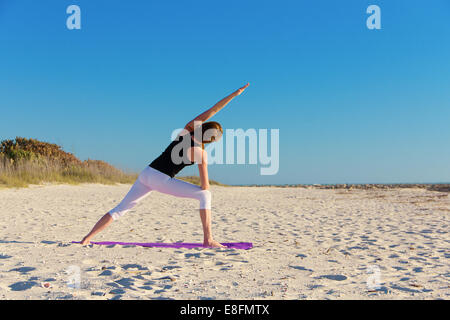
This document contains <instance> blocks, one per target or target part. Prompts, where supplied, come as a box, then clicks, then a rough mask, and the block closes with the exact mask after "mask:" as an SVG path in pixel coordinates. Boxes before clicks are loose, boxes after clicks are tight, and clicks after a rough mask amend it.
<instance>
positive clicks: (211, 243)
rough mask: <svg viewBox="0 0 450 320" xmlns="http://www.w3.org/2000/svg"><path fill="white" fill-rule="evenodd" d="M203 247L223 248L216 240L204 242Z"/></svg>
mask: <svg viewBox="0 0 450 320" xmlns="http://www.w3.org/2000/svg"><path fill="white" fill-rule="evenodd" d="M203 246H204V247H207V248H225V246H223V245H221V244H220V243H219V242H217V241H216V240H210V241H204V242H203Z"/></svg>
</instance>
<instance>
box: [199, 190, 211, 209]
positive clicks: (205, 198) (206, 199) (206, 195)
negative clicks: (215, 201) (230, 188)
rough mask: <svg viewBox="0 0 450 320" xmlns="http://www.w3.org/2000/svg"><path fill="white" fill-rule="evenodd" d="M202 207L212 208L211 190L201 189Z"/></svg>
mask: <svg viewBox="0 0 450 320" xmlns="http://www.w3.org/2000/svg"><path fill="white" fill-rule="evenodd" d="M200 209H209V210H210V209H211V192H210V191H209V190H202V191H200Z"/></svg>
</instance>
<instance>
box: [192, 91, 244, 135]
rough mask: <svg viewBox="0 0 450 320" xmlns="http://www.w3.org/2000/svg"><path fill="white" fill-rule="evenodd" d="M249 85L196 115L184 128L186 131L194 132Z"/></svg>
mask: <svg viewBox="0 0 450 320" xmlns="http://www.w3.org/2000/svg"><path fill="white" fill-rule="evenodd" d="M249 85H250V84H249V83H247V84H246V85H245V86H243V87H242V88H239V89H238V90H236V91H235V92H233V93H232V94H230V95H228V96H226V97H225V98H223V99H222V100H220V101H219V102H217V103H216V104H215V105H214V106H212V107H211V108H209V109H208V110H206V111H205V112H203V113H202V114H200V115H198V116H197V117H196V118H195V119H193V120H191V121H190V122H189V123H188V124H187V125H186V126H185V127H184V128H185V129H186V130H188V131H192V130H194V128H195V126H198V125H201V124H202V123H203V122H205V121H207V120H208V119H210V118H211V117H212V116H213V115H215V114H216V113H217V112H219V111H220V110H221V109H223V107H225V106H226V105H227V104H228V103H229V102H230V101H231V100H233V99H234V98H236V97H237V96H238V95H240V94H241V93H242V92H244V90H245V89H247V87H248V86H249Z"/></svg>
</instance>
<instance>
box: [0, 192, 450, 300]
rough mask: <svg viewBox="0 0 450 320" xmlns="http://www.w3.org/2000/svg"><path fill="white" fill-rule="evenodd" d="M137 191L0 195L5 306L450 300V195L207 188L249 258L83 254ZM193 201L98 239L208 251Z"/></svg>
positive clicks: (155, 203)
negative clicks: (109, 215) (85, 242)
mask: <svg viewBox="0 0 450 320" xmlns="http://www.w3.org/2000/svg"><path fill="white" fill-rule="evenodd" d="M129 188H130V185H126V184H119V185H101V184H81V185H75V186H74V185H56V184H55V185H52V184H50V185H44V186H36V185H33V186H30V187H29V188H19V189H17V188H16V189H0V204H1V206H0V228H1V229H0V230H1V231H0V299H100V300H105V299H286V300H291V299H449V298H450V235H449V229H450V228H449V223H450V219H449V216H450V198H449V193H448V192H440V191H431V190H426V189H423V188H386V189H375V190H372V189H369V190H364V189H352V190H349V189H321V188H314V187H309V188H294V187H292V188H289V187H287V188H280V187H221V186H213V187H211V191H212V195H213V201H212V211H213V233H214V236H215V238H216V240H218V241H220V242H252V243H253V248H252V249H250V250H238V249H207V248H197V249H174V248H144V247H139V246H120V245H114V246H98V245H90V246H86V247H83V246H81V245H79V244H73V243H71V242H72V241H80V240H81V238H82V237H83V236H84V235H85V234H86V233H87V232H88V231H89V230H90V229H91V228H92V226H93V225H94V224H95V222H96V221H97V220H98V219H99V218H100V217H101V216H102V215H103V214H105V213H106V212H107V211H108V210H110V209H112V208H113V207H114V206H115V205H116V204H117V203H118V201H120V200H121V199H122V198H123V196H124V195H125V194H126V192H127V191H128V189H129ZM197 208H198V203H197V202H196V201H195V200H191V199H181V198H175V197H172V196H169V195H164V194H160V193H157V192H153V193H152V194H151V195H149V196H148V197H147V198H146V199H144V200H143V201H142V202H141V203H139V204H138V205H137V206H136V207H135V208H134V209H133V210H132V211H130V212H128V213H127V214H126V215H125V216H124V217H122V218H121V219H120V220H117V221H115V222H114V223H113V224H112V225H111V226H110V227H109V228H108V229H106V230H105V231H104V232H102V233H101V234H100V235H98V236H97V237H96V238H95V239H94V241H122V242H163V243H172V242H198V243H200V242H202V240H203V236H202V230H201V224H200V218H199V213H198V210H197Z"/></svg>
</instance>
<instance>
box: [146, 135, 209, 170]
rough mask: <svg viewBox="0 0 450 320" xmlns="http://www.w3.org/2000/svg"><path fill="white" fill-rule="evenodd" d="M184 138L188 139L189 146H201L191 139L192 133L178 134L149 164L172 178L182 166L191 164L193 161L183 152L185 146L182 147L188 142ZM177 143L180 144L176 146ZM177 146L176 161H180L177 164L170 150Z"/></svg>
mask: <svg viewBox="0 0 450 320" xmlns="http://www.w3.org/2000/svg"><path fill="white" fill-rule="evenodd" d="M184 139H189V140H190V141H189V142H190V146H191V147H195V146H201V144H199V143H197V142H195V141H194V140H193V139H192V133H187V134H186V135H183V136H178V137H177V138H176V139H175V140H174V141H172V142H171V143H170V144H169V146H168V147H167V148H166V150H164V151H163V153H161V155H160V156H159V157H158V158H156V159H155V160H153V162H152V163H150V165H149V166H150V167H152V168H153V169H156V170H158V171H160V172H162V173H165V174H167V175H168V176H170V177H172V178H173V177H175V175H176V174H177V173H178V172H180V171H181V170H182V169H183V168H184V167H186V166H191V165H193V164H194V162H191V161H189V158H188V157H187V155H184V154H183V149H184V148H186V147H184V148H183V146H186V144H187V143H188V142H186V141H185V140H184ZM178 144H180V145H179V146H178ZM177 146H178V149H179V152H178V155H179V158H178V161H177V162H181V163H179V164H176V163H174V162H173V161H172V150H173V149H174V148H175V147H177ZM175 152H176V151H175Z"/></svg>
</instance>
